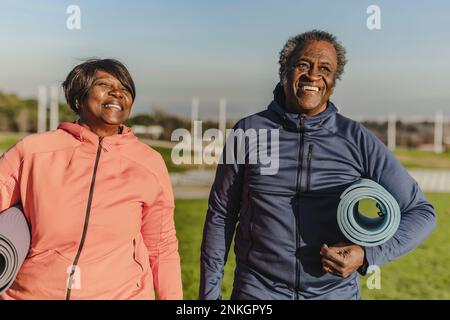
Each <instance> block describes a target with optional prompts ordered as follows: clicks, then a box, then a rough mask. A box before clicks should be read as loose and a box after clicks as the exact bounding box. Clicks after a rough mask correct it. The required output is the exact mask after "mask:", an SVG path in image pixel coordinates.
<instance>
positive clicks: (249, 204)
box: [246, 191, 254, 261]
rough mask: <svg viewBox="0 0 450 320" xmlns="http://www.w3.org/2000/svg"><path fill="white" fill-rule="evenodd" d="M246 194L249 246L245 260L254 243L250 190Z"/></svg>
mask: <svg viewBox="0 0 450 320" xmlns="http://www.w3.org/2000/svg"><path fill="white" fill-rule="evenodd" d="M247 196H248V200H247V201H248V204H247V205H248V210H250V218H249V219H250V220H249V221H250V247H249V249H248V251H247V259H246V260H247V261H248V258H249V256H250V252H251V251H252V249H253V243H254V240H253V208H252V203H251V197H250V191H249V192H248V194H247Z"/></svg>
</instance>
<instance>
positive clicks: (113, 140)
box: [58, 121, 137, 149]
mask: <svg viewBox="0 0 450 320" xmlns="http://www.w3.org/2000/svg"><path fill="white" fill-rule="evenodd" d="M121 127H122V133H121V134H114V135H112V136H108V137H104V138H103V141H102V145H103V146H104V147H105V148H107V149H108V147H110V146H114V145H123V144H128V143H132V142H135V141H136V140H137V137H136V136H135V135H134V134H133V131H131V129H130V128H128V127H127V126H125V125H121ZM58 129H62V130H64V131H66V132H68V133H70V134H71V135H72V136H73V137H74V138H75V139H77V140H79V141H81V142H88V143H92V144H94V145H98V143H99V136H98V135H96V134H95V133H94V132H92V131H91V130H89V129H88V128H85V127H83V126H82V125H80V124H79V123H78V122H77V121H75V122H63V123H61V124H60V125H59V126H58Z"/></svg>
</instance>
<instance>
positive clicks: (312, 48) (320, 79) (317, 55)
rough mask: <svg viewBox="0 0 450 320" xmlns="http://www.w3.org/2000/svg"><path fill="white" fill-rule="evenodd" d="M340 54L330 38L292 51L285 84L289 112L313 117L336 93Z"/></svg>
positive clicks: (324, 107) (312, 42) (311, 42)
mask: <svg viewBox="0 0 450 320" xmlns="http://www.w3.org/2000/svg"><path fill="white" fill-rule="evenodd" d="M336 69H337V55H336V50H335V48H334V47H333V45H332V44H331V43H329V42H327V41H310V42H308V43H306V44H305V45H304V46H303V47H302V48H300V49H297V50H296V52H294V53H293V55H292V58H291V59H290V62H289V70H288V73H287V81H286V83H285V84H283V89H284V94H285V96H286V107H287V109H288V111H290V112H295V113H300V114H305V115H307V116H314V115H316V114H319V113H321V112H322V111H324V110H325V109H326V106H327V101H328V99H329V97H330V96H331V94H332V93H333V88H334V82H335V77H336Z"/></svg>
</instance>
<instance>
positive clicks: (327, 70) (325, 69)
mask: <svg viewBox="0 0 450 320" xmlns="http://www.w3.org/2000/svg"><path fill="white" fill-rule="evenodd" d="M320 71H322V72H325V73H329V72H330V69H328V68H327V67H321V68H320Z"/></svg>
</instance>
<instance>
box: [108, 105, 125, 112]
mask: <svg viewBox="0 0 450 320" xmlns="http://www.w3.org/2000/svg"><path fill="white" fill-rule="evenodd" d="M105 108H111V109H116V110H119V111H122V108H121V107H120V106H119V105H117V104H105Z"/></svg>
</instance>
